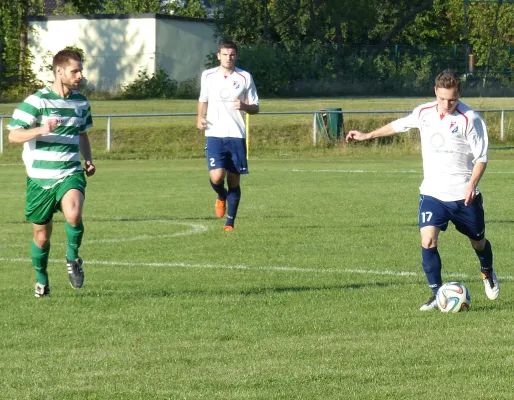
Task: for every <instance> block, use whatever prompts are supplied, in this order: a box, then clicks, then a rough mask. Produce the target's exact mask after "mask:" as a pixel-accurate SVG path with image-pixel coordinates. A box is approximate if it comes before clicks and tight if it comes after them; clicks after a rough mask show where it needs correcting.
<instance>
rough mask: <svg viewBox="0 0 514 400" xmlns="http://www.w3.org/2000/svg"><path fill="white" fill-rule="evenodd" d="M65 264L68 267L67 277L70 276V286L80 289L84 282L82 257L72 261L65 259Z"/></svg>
mask: <svg viewBox="0 0 514 400" xmlns="http://www.w3.org/2000/svg"><path fill="white" fill-rule="evenodd" d="M66 266H67V267H68V278H70V283H71V286H73V287H74V288H75V289H80V288H81V287H82V285H83V284H84V270H83V269H82V258H77V259H75V260H74V261H70V260H66Z"/></svg>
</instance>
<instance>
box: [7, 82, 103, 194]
mask: <svg viewBox="0 0 514 400" xmlns="http://www.w3.org/2000/svg"><path fill="white" fill-rule="evenodd" d="M50 118H55V119H57V122H58V124H57V128H56V129H55V131H53V132H51V133H49V134H46V135H42V136H39V137H38V138H36V139H33V140H30V141H28V142H25V143H24V144H23V154H22V158H23V162H24V163H25V168H26V170H27V175H28V176H29V177H30V178H32V179H33V180H34V181H35V182H36V183H37V184H38V185H40V186H41V187H42V188H45V189H49V188H51V187H53V186H55V185H56V184H58V183H59V182H61V181H63V180H64V178H65V177H67V176H68V175H70V174H72V173H74V172H77V171H82V164H81V161H80V153H79V136H80V134H81V133H83V132H86V131H87V129H89V128H91V127H92V126H93V119H92V117H91V107H90V105H89V101H88V100H87V98H86V97H85V96H83V95H82V94H80V93H79V92H77V91H75V90H72V92H71V93H70V95H69V97H67V98H62V97H61V96H59V95H58V94H57V93H55V92H53V91H52V90H51V89H49V88H48V87H45V88H43V89H40V90H38V91H37V92H36V93H34V94H32V95H30V96H29V97H27V98H26V99H25V100H24V101H23V102H22V103H21V104H20V105H19V106H18V108H16V110H14V113H13V116H12V119H11V121H10V122H9V125H8V126H7V129H9V130H12V129H19V128H23V129H31V128H36V127H39V126H42V125H43V124H44V123H45V121H46V120H47V119H50Z"/></svg>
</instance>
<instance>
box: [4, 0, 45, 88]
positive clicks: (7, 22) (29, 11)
mask: <svg viewBox="0 0 514 400" xmlns="http://www.w3.org/2000/svg"><path fill="white" fill-rule="evenodd" d="M42 13H43V1H42V0H6V1H3V2H2V3H0V32H2V35H0V50H1V60H2V62H1V64H0V65H1V69H0V80H1V81H3V82H5V81H8V82H24V81H33V80H34V74H32V71H31V68H30V66H31V60H32V58H31V55H30V54H29V53H28V51H27V34H28V29H29V28H28V24H27V23H26V18H27V17H29V16H32V15H41V14H42Z"/></svg>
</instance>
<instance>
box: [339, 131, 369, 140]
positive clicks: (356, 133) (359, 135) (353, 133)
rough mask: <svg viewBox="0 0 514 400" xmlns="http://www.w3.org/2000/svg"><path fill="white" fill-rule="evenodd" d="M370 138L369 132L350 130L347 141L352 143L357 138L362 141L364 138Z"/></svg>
mask: <svg viewBox="0 0 514 400" xmlns="http://www.w3.org/2000/svg"><path fill="white" fill-rule="evenodd" d="M367 139H368V134H367V133H364V132H361V131H350V132H348V135H346V139H345V140H346V143H350V142H351V141H352V140H356V141H359V142H360V141H362V140H367Z"/></svg>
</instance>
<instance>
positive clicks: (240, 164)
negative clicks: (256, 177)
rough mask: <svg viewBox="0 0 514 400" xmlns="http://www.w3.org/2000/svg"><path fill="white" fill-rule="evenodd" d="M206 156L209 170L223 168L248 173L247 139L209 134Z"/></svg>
mask: <svg viewBox="0 0 514 400" xmlns="http://www.w3.org/2000/svg"><path fill="white" fill-rule="evenodd" d="M205 157H206V159H207V166H208V167H209V171H211V170H213V169H218V168H223V169H226V170H227V171H230V172H233V173H234V174H247V173H248V160H247V159H246V139H239V138H219V137H211V136H208V137H207V143H206V145H205Z"/></svg>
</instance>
